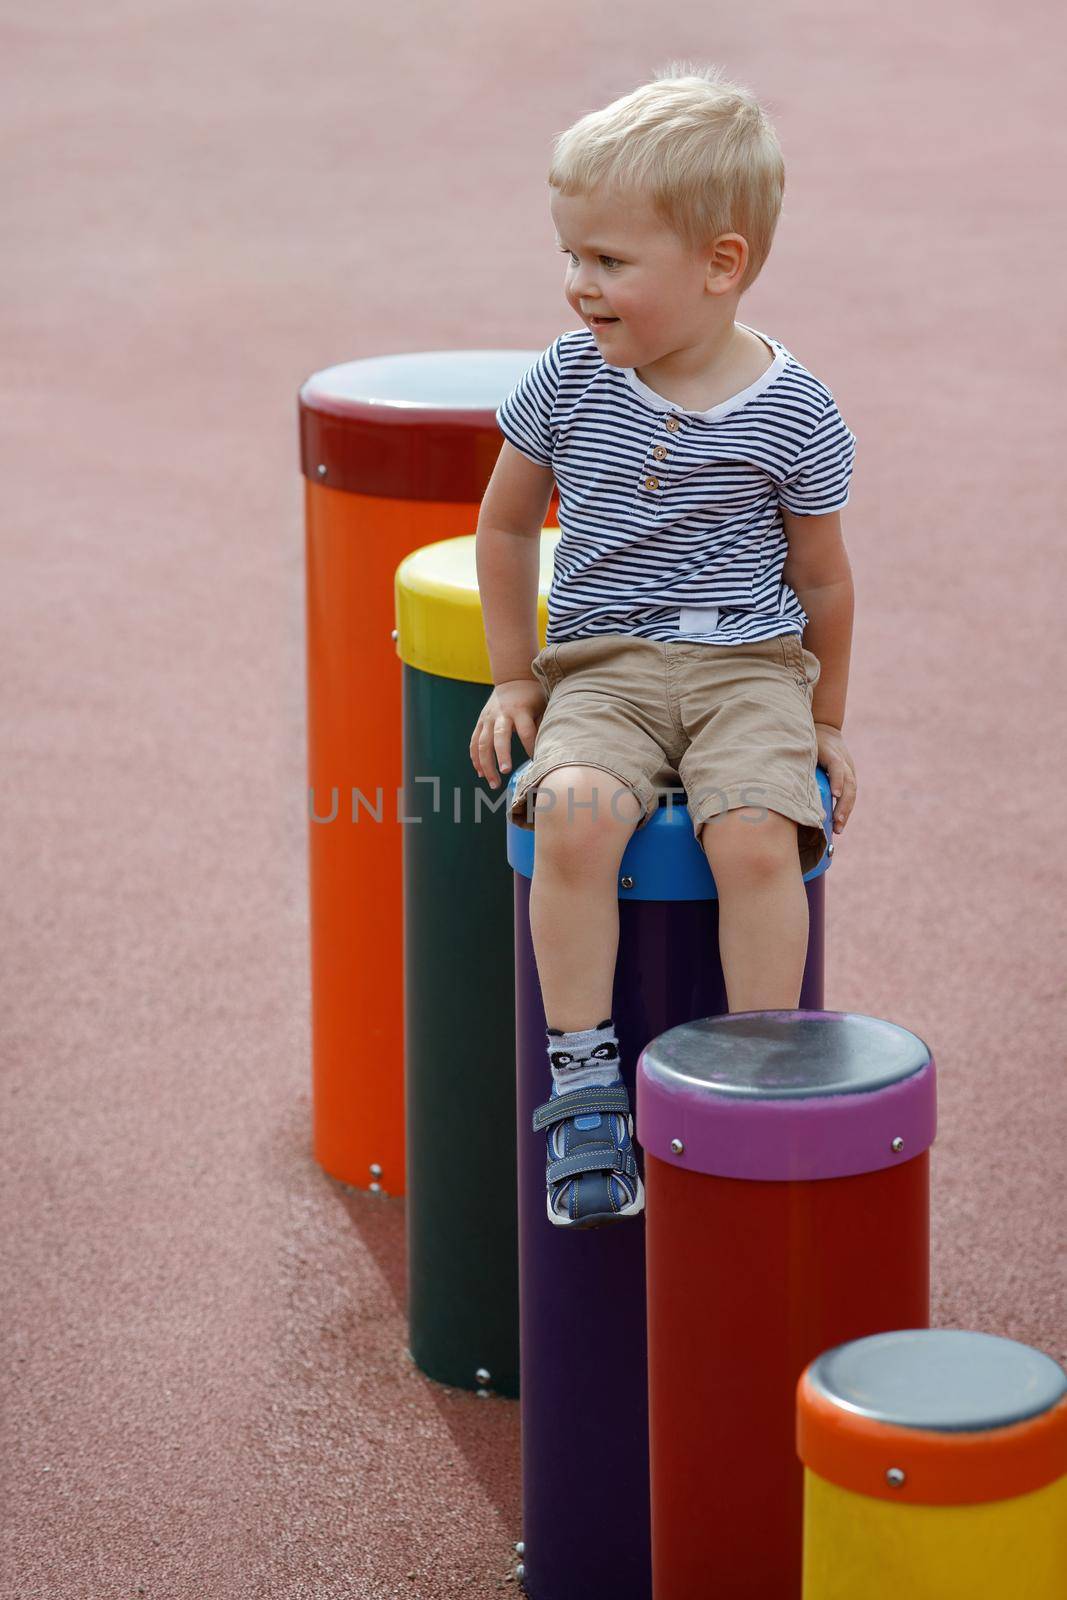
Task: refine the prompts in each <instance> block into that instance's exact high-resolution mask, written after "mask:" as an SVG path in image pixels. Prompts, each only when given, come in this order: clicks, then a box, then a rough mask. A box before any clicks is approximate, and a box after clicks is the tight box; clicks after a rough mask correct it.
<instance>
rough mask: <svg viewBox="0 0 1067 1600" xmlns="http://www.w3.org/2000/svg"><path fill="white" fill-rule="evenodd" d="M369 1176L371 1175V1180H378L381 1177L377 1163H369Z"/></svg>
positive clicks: (380, 1170)
mask: <svg viewBox="0 0 1067 1600" xmlns="http://www.w3.org/2000/svg"><path fill="white" fill-rule="evenodd" d="M370 1175H371V1177H372V1178H380V1177H381V1175H382V1169H381V1167H380V1166H379V1164H378V1162H377V1161H372V1162H371V1164H370Z"/></svg>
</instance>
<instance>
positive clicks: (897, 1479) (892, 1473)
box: [885, 1467, 905, 1489]
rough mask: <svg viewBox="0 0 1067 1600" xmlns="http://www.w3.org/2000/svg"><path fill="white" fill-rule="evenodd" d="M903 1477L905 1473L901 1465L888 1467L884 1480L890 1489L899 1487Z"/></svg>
mask: <svg viewBox="0 0 1067 1600" xmlns="http://www.w3.org/2000/svg"><path fill="white" fill-rule="evenodd" d="M904 1479H905V1473H904V1471H903V1469H902V1468H901V1467H890V1468H889V1471H888V1472H887V1473H886V1475H885V1481H886V1483H888V1484H889V1486H890V1488H892V1489H899V1488H900V1486H901V1484H902V1483H903V1482H904Z"/></svg>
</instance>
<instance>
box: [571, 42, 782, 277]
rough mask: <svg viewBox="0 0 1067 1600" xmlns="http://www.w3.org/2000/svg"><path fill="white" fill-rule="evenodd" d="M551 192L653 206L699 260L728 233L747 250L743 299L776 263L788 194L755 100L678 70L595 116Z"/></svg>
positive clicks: (713, 73) (685, 64)
mask: <svg viewBox="0 0 1067 1600" xmlns="http://www.w3.org/2000/svg"><path fill="white" fill-rule="evenodd" d="M548 183H549V186H550V187H551V188H554V189H558V190H559V191H560V193H561V194H565V195H575V194H578V195H587V194H590V193H592V192H593V191H594V190H601V189H606V190H608V191H609V192H611V191H614V192H615V193H617V194H618V196H619V198H620V200H623V201H625V199H626V197H627V194H630V195H633V194H635V193H636V194H638V195H640V196H642V197H643V198H644V199H645V200H647V201H648V202H649V203H650V204H651V206H652V209H653V211H654V212H655V214H656V215H657V216H658V217H659V218H660V220H661V221H662V222H663V223H664V224H665V225H666V226H667V227H669V228H671V229H673V231H674V232H675V234H677V236H678V238H679V239H681V241H682V243H683V244H684V245H686V246H687V247H688V248H689V249H690V250H691V251H692V252H693V253H694V254H699V252H700V251H701V250H702V249H704V248H705V246H707V245H709V244H710V243H711V242H712V240H714V239H716V238H718V236H719V234H722V233H739V234H741V235H742V236H743V237H744V238H745V239H747V241H748V251H749V254H748V261H747V263H746V266H745V272H744V276H743V278H742V279H741V292H742V293H744V291H745V290H746V289H748V288H750V287H751V285H752V284H753V283H755V281H756V279H757V277H758V276H759V273H760V270H761V268H762V266H763V263H764V262H765V261H766V259H767V257H768V255H769V254H770V249H771V241H772V239H773V238H774V230H775V227H776V226H777V223H778V215H779V212H780V211H781V209H782V196H783V194H784V193H785V163H784V162H783V160H782V152H781V149H780V148H779V145H778V138H777V135H776V134H775V131H774V128H773V127H772V125H771V122H770V120H769V118H768V117H767V115H766V113H765V112H764V110H763V108H762V106H760V104H759V102H758V101H757V100H756V98H755V96H754V95H753V94H752V93H751V92H750V91H749V90H748V89H745V88H742V87H741V86H740V85H739V84H736V83H729V82H727V80H726V79H725V78H724V77H723V76H722V74H721V73H720V71H719V69H718V68H717V67H704V66H701V65H699V64H698V63H694V62H691V61H671V62H670V63H668V65H667V66H666V67H663V68H661V69H659V70H657V72H656V73H655V75H654V77H653V78H652V80H651V82H649V83H644V84H642V85H641V86H640V87H639V88H637V89H634V90H633V91H632V92H631V93H630V94H627V95H623V96H622V98H621V99H619V100H613V101H612V102H611V104H610V105H607V106H604V107H603V109H602V110H600V111H590V112H588V113H587V115H586V116H584V117H582V118H580V120H579V121H578V122H575V123H574V124H573V125H572V126H571V127H569V128H567V129H566V130H565V131H564V132H563V133H561V134H558V135H557V136H556V139H555V141H554V144H553V155H552V160H551V163H550V165H549V169H548Z"/></svg>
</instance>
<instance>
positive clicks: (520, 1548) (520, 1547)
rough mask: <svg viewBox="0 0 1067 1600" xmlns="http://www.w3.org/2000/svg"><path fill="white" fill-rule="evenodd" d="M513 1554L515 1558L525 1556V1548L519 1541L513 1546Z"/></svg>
mask: <svg viewBox="0 0 1067 1600" xmlns="http://www.w3.org/2000/svg"><path fill="white" fill-rule="evenodd" d="M515 1554H516V1555H517V1556H524V1555H525V1554H526V1546H525V1545H524V1544H523V1542H522V1540H521V1539H520V1540H519V1542H518V1544H517V1545H516V1546H515Z"/></svg>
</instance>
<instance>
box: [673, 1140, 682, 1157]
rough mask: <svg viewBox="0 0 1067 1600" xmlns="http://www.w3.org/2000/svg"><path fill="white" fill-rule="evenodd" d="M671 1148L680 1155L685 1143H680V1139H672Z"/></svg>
mask: <svg viewBox="0 0 1067 1600" xmlns="http://www.w3.org/2000/svg"><path fill="white" fill-rule="evenodd" d="M671 1149H672V1150H673V1151H674V1154H675V1155H676V1156H680V1155H681V1153H682V1151H683V1150H684V1149H685V1145H684V1144H683V1143H682V1141H681V1139H672V1140H671Z"/></svg>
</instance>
